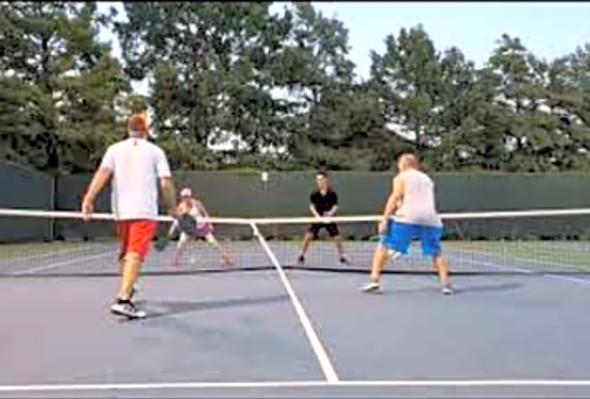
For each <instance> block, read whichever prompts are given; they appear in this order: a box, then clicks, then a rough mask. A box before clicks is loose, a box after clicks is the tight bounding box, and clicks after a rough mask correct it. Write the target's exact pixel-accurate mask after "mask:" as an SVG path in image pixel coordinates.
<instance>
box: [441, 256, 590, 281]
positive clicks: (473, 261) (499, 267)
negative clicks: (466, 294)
mask: <svg viewBox="0 0 590 399" xmlns="http://www.w3.org/2000/svg"><path fill="white" fill-rule="evenodd" d="M456 252H459V253H460V252H466V253H473V254H478V255H487V256H490V254H489V253H487V252H480V251H471V250H460V251H456ZM492 256H494V255H492ZM461 262H467V263H472V264H474V265H482V266H492V267H495V268H496V269H507V270H513V271H516V272H519V273H525V274H539V272H537V271H535V270H531V269H523V268H519V267H512V266H506V265H500V264H497V263H493V262H486V261H479V260H472V259H461ZM547 265H552V264H551V263H549V264H547ZM451 270H452V269H451ZM541 276H542V277H545V278H551V279H555V280H564V281H569V282H573V283H578V284H584V285H590V280H586V279H582V278H575V277H569V276H561V275H557V274H553V273H541Z"/></svg>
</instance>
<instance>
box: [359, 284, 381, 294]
mask: <svg viewBox="0 0 590 399" xmlns="http://www.w3.org/2000/svg"><path fill="white" fill-rule="evenodd" d="M362 291H363V292H366V293H373V294H380V293H382V292H383V289H382V288H381V284H379V283H377V282H375V281H371V282H369V283H368V284H367V285H365V286H364V287H363V288H362Z"/></svg>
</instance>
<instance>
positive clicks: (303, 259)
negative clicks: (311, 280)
mask: <svg viewBox="0 0 590 399" xmlns="http://www.w3.org/2000/svg"><path fill="white" fill-rule="evenodd" d="M297 264H298V265H299V266H303V265H304V264H305V257H304V256H303V255H299V258H297Z"/></svg>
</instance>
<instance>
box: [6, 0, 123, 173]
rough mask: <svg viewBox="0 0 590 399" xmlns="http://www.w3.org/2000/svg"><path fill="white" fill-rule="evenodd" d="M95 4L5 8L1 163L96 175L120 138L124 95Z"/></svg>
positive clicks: (11, 5)
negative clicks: (8, 161)
mask: <svg viewBox="0 0 590 399" xmlns="http://www.w3.org/2000/svg"><path fill="white" fill-rule="evenodd" d="M107 22H108V21H107V20H106V19H104V18H102V17H101V16H100V15H99V14H98V13H97V9H96V3H95V2H87V3H72V2H14V3H9V2H1V3H0V49H1V51H2V52H1V53H0V71H2V72H0V146H1V149H2V150H1V151H2V153H3V156H4V157H6V158H8V159H13V160H16V161H19V162H23V163H26V164H30V165H32V166H34V167H36V168H38V169H41V170H46V171H50V172H52V173H58V172H71V171H74V172H75V171H82V170H89V169H90V168H93V167H94V165H95V163H96V161H97V160H98V159H99V157H100V155H101V152H102V150H103V148H104V145H105V144H107V143H110V142H112V141H113V140H114V139H116V137H117V134H118V133H117V128H118V125H117V114H118V110H117V105H118V103H117V101H118V99H119V98H120V94H121V93H122V91H123V90H124V89H125V88H126V85H125V81H124V79H123V76H122V73H121V72H122V71H121V69H120V67H119V64H118V63H117V61H116V60H114V59H113V58H112V57H111V56H110V48H109V46H107V45H105V44H103V43H100V42H99V41H98V40H97V35H98V29H99V25H101V24H105V23H107Z"/></svg>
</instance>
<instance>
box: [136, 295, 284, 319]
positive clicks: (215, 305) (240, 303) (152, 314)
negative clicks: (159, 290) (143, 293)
mask: <svg viewBox="0 0 590 399" xmlns="http://www.w3.org/2000/svg"><path fill="white" fill-rule="evenodd" d="M288 300H289V297H288V296H287V295H275V296H267V297H261V298H246V297H242V298H235V299H222V300H210V301H149V302H145V301H144V303H145V305H144V306H145V307H146V309H148V310H150V309H151V308H152V306H155V307H156V308H158V309H159V308H163V310H151V311H149V316H148V319H157V318H163V317H167V316H173V315H179V314H183V313H191V312H200V311H205V310H220V309H227V310H232V309H234V308H236V307H244V306H253V305H267V304H271V303H277V302H285V301H288Z"/></svg>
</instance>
